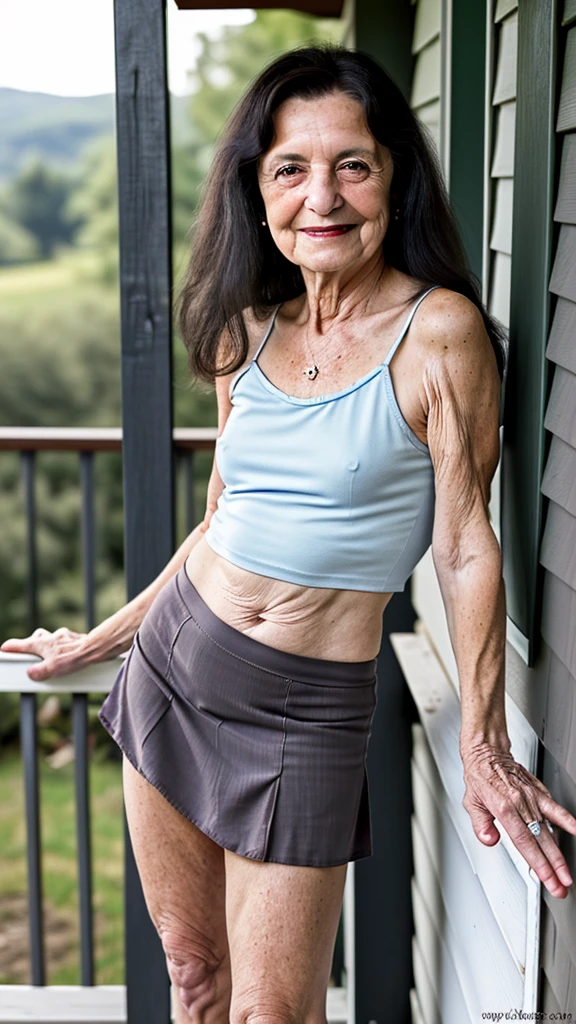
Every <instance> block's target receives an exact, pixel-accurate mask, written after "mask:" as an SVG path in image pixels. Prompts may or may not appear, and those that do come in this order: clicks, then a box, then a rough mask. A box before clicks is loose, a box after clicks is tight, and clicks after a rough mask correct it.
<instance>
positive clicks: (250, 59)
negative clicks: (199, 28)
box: [189, 10, 342, 148]
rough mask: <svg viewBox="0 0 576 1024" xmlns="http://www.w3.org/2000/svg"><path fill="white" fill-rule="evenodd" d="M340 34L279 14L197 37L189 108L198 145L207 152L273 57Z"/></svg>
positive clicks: (332, 24) (321, 21) (334, 26)
mask: <svg viewBox="0 0 576 1024" xmlns="http://www.w3.org/2000/svg"><path fill="white" fill-rule="evenodd" d="M341 33H342V26H341V24H340V22H339V21H337V20H336V19H329V18H312V17H310V16H309V15H307V14H299V13H297V12H295V11H282V10H279V11H276V10H271V11H268V10H261V11H258V12H257V13H256V17H255V19H254V21H252V22H250V23H249V24H248V25H241V26H238V25H234V26H228V27H226V28H225V29H224V30H223V32H222V34H221V35H220V36H219V37H218V38H217V39H211V38H210V37H209V36H207V35H205V34H204V33H201V34H200V36H199V40H200V44H201V52H200V56H199V57H198V60H197V63H196V68H195V70H194V72H192V73H190V82H191V86H192V96H191V98H190V104H189V115H190V120H191V122H192V124H193V125H194V127H195V129H196V131H197V133H198V136H199V140H202V141H203V143H204V145H205V146H207V147H209V148H211V147H212V145H213V144H214V142H215V140H216V138H217V137H218V135H219V133H220V130H221V129H222V126H223V125H224V123H225V121H226V119H227V117H228V116H229V114H230V113H231V111H232V109H233V107H234V106H235V104H236V103H237V102H238V98H239V97H240V95H241V94H242V93H243V92H244V90H245V89H246V88H247V86H248V85H249V84H250V82H251V81H252V80H253V79H254V78H255V77H256V75H257V74H259V72H260V71H261V70H262V68H263V67H264V66H265V65H266V64H268V63H269V62H270V61H271V60H273V59H274V57H279V56H280V54H282V53H285V52H286V50H291V49H293V48H294V47H295V46H304V45H306V44H310V43H314V42H321V41H323V42H326V41H331V42H338V41H340V37H341Z"/></svg>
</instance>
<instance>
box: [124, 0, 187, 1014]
mask: <svg viewBox="0 0 576 1024" xmlns="http://www.w3.org/2000/svg"><path fill="white" fill-rule="evenodd" d="M114 19H115V45H116V116H117V144H118V206H119V220H120V293H121V323H122V427H123V445H122V455H123V474H124V536H125V566H126V580H127V592H128V593H127V596H128V600H130V599H131V598H132V597H134V596H135V595H136V594H137V593H139V592H140V591H141V590H143V589H144V587H146V586H147V585H148V584H149V583H150V582H151V580H152V579H153V578H154V577H155V576H156V575H157V574H158V573H159V572H160V571H161V569H162V568H163V567H164V566H165V565H166V563H167V562H168V561H169V559H170V558H171V556H172V554H173V552H174V540H175V529H174V480H173V465H172V390H171V369H172V367H171V355H172V341H171V302H170V298H171V281H172V268H171V231H170V142H169V140H170V132H169V106H168V99H169V97H168V86H167V73H166V71H167V69H166V11H165V0H114ZM124 832H125V953H126V959H125V964H126V987H127V1007H128V1024H142V1022H143V1021H147V1022H149V1024H168V1022H169V1021H170V987H169V978H168V972H167V970H166V963H165V957H164V953H163V950H162V946H161V943H160V940H159V938H158V935H157V932H156V930H155V928H154V926H153V924H152V920H151V918H150V915H149V913H148V910H147V908H146V904H145V902H144V897H143V893H142V888H141V884H140V879H139V876H138V872H137V869H136V865H135V861H134V856H133V852H132V846H131V843H130V837H129V834H128V829H127V827H126V822H125V829H124Z"/></svg>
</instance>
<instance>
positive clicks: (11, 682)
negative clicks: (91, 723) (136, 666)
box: [0, 651, 127, 693]
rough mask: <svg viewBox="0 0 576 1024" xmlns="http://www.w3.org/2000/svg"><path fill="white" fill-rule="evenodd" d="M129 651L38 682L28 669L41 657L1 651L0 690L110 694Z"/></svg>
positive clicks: (3, 691) (11, 691) (9, 691)
mask: <svg viewBox="0 0 576 1024" xmlns="http://www.w3.org/2000/svg"><path fill="white" fill-rule="evenodd" d="M126 657H127V655H126V654H121V655H120V657H118V658H111V659H110V660H108V661H99V662H97V663H96V664H94V665H87V666H86V668H83V669H81V670H80V671H79V672H71V673H70V674H69V675H66V676H55V677H54V678H52V679H46V680H45V681H44V682H38V681H37V680H35V679H30V676H29V675H28V673H27V671H26V669H27V668H29V667H30V665H32V664H33V663H34V662H38V661H42V658H38V657H36V655H34V654H12V653H8V652H5V651H0V693H108V691H109V690H111V689H112V686H113V684H114V680H115V679H116V676H117V675H118V672H119V671H120V669H121V668H122V664H123V662H124V659H125V658H126Z"/></svg>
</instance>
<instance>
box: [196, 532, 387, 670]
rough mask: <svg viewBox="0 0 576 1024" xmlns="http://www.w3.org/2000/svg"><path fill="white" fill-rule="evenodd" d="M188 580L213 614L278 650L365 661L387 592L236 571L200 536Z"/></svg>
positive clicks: (372, 651) (377, 634)
mask: <svg viewBox="0 0 576 1024" xmlns="http://www.w3.org/2000/svg"><path fill="white" fill-rule="evenodd" d="M185 571H186V574H187V576H188V579H189V580H190V581H191V583H193V584H194V586H195V588H196V590H197V591H198V593H199V594H200V597H201V598H202V600H203V601H204V602H205V604H207V605H208V607H209V608H210V609H211V611H213V612H214V614H215V615H217V616H218V618H220V619H222V620H223V621H224V622H226V623H227V624H228V625H229V626H232V627H233V628H234V629H237V630H239V631H240V632H242V633H246V634H247V635H248V636H251V637H252V638H253V639H254V640H259V641H260V643H263V644H267V645H268V646H269V647H275V648H276V649H277V650H280V651H288V652H290V653H292V654H301V655H304V656H305V657H310V658H325V659H327V660H329V661H368V660H369V659H370V658H375V657H376V655H377V654H378V651H379V649H380V643H381V639H382V613H383V611H384V608H385V607H386V605H387V603H388V601H389V600H390V598H391V597H392V594H391V593H381V594H380V593H369V592H367V591H360V590H336V589H329V588H326V587H306V586H300V585H299V584H296V583H287V582H286V581H285V580H277V579H271V578H270V577H269V576H260V575H259V574H258V573H254V572H251V571H250V570H248V569H242V568H240V567H239V566H237V565H234V564H233V563H232V562H229V561H228V560H227V559H226V558H223V557H222V555H219V554H218V553H217V552H216V551H214V550H213V549H212V548H211V547H210V545H209V544H208V542H207V541H206V539H205V538H204V537H201V539H200V540H199V541H198V543H197V544H196V545H195V546H194V547H193V549H192V551H191V552H190V554H189V555H188V558H187V560H186V563H185Z"/></svg>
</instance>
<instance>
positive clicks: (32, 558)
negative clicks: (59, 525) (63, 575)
mask: <svg viewBox="0 0 576 1024" xmlns="http://www.w3.org/2000/svg"><path fill="white" fill-rule="evenodd" d="M20 464H21V467H22V481H23V484H24V514H25V516H26V553H27V556H28V573H27V579H26V586H27V593H28V629H29V632H30V633H33V632H34V630H35V629H36V627H37V626H38V559H37V555H36V500H35V494H34V481H35V470H36V452H34V451H23V452H20Z"/></svg>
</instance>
